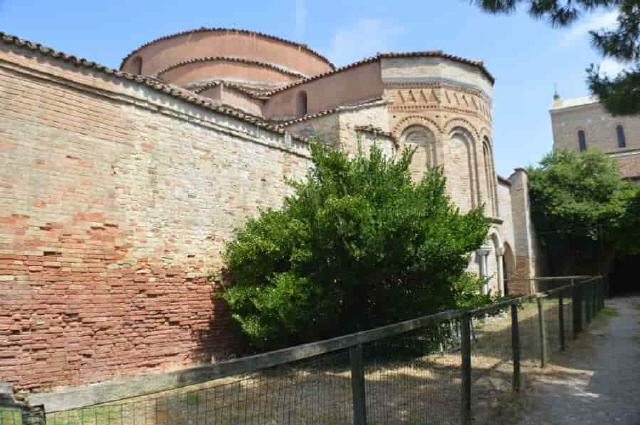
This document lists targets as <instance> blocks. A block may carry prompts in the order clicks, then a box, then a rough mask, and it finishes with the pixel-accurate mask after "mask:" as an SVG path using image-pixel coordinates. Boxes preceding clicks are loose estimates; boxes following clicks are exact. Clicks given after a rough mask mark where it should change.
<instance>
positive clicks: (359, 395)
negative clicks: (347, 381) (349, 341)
mask: <svg viewBox="0 0 640 425" xmlns="http://www.w3.org/2000/svg"><path fill="white" fill-rule="evenodd" d="M349 360H350V362H351V394H352V397H353V424H354V425H366V423H367V402H366V395H365V386H364V364H363V362H362V344H358V345H355V346H353V347H351V348H349Z"/></svg>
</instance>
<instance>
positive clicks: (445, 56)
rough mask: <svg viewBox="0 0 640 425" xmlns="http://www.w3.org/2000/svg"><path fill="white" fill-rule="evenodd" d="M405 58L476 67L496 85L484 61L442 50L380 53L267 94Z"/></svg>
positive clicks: (270, 94)
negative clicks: (449, 61) (373, 64)
mask: <svg viewBox="0 0 640 425" xmlns="http://www.w3.org/2000/svg"><path fill="white" fill-rule="evenodd" d="M404 57H435V58H443V59H448V60H451V61H454V62H459V63H463V64H466V65H471V66H475V67H477V68H479V69H480V71H481V72H482V73H483V74H484V76H485V77H487V79H488V80H489V81H490V82H491V84H494V83H495V78H494V77H493V75H491V74H490V73H489V71H488V70H487V69H486V67H485V66H484V62H482V61H474V60H470V59H465V58H463V57H461V56H456V55H450V54H448V53H443V52H442V51H441V50H427V51H422V52H387V53H378V54H377V55H375V56H371V57H368V58H365V59H362V60H359V61H357V62H353V63H350V64H348V65H345V66H342V67H340V68H335V69H333V70H331V71H327V72H323V73H321V74H317V75H313V76H311V77H309V78H305V79H302V80H299V81H294V82H293V83H290V84H287V85H285V86H283V87H280V88H278V89H275V90H273V91H270V92H268V93H266V95H267V96H272V95H274V94H276V93H280V92H283V91H285V90H288V89H290V88H293V87H297V86H300V85H302V84H306V83H308V82H311V81H315V80H319V79H321V78H324V77H328V76H330V75H333V74H337V73H340V72H344V71H347V70H349V69H352V68H357V67H359V66H362V65H366V64H369V63H373V62H377V61H379V60H381V59H384V58H404Z"/></svg>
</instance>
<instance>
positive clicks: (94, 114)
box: [0, 49, 308, 390]
mask: <svg viewBox="0 0 640 425" xmlns="http://www.w3.org/2000/svg"><path fill="white" fill-rule="evenodd" d="M0 58H1V59H3V60H4V61H6V62H3V63H4V65H0V122H1V123H2V125H1V126H0V164H1V166H0V381H9V382H12V383H14V384H15V386H16V388H17V389H27V390H41V389H45V388H51V387H57V386H66V385H73V384H78V383H87V382H94V381H98V380H103V379H107V378H111V377H114V376H118V375H126V374H133V373H144V372H149V371H154V370H160V369H170V368H178V367H183V366H186V365H193V364H195V363H198V362H207V361H210V360H211V358H212V357H214V358H220V357H221V356H224V355H225V353H228V352H229V351H230V350H231V349H232V348H237V347H234V344H235V341H234V340H233V339H232V337H231V335H230V332H229V330H230V326H229V325H230V323H229V317H228V314H227V312H226V311H225V306H224V305H223V304H222V303H221V302H219V301H216V300H215V299H214V295H215V294H214V289H213V284H212V282H210V280H209V279H208V276H209V275H210V274H211V273H212V272H215V271H216V270H218V269H219V267H220V261H221V260H220V255H219V251H220V250H221V249H222V246H223V245H222V243H223V241H224V240H225V239H226V238H228V237H229V236H230V235H231V232H232V230H233V229H234V228H235V227H237V226H238V225H239V224H241V223H242V222H243V221H244V220H245V219H246V217H247V216H248V215H250V214H255V213H256V212H257V211H258V208H259V207H269V206H277V205H279V204H280V202H281V200H282V196H283V194H284V193H286V192H287V190H288V189H287V187H286V186H285V184H284V183H283V176H286V177H292V178H298V177H300V176H302V174H303V173H304V171H305V169H306V167H307V166H308V159H307V157H306V156H305V152H306V146H303V145H300V144H299V142H298V145H295V146H291V145H290V144H286V143H285V141H284V139H283V137H282V136H281V135H277V134H269V133H267V132H264V131H263V134H258V136H259V137H257V135H256V132H257V131H258V130H257V129H256V128H255V126H252V125H251V124H248V123H244V122H241V121H237V120H235V119H232V118H230V117H227V116H223V115H218V114H215V113H213V112H210V111H206V110H204V109H199V108H198V107H197V106H194V105H190V104H186V103H185V102H183V101H180V100H177V99H175V98H171V97H169V96H166V95H163V94H160V93H158V92H153V91H151V90H150V89H148V88H143V87H141V86H139V85H136V84H135V83H127V82H123V81H122V80H111V79H109V78H108V77H106V76H104V75H99V74H95V73H94V71H88V70H81V69H74V68H72V67H70V66H68V65H66V64H62V63H60V64H56V63H55V61H53V60H51V59H47V60H44V59H42V58H38V57H35V56H31V57H29V56H24V55H21V54H19V53H16V52H15V51H11V50H8V49H5V50H0ZM95 89H100V91H96V90H95Z"/></svg>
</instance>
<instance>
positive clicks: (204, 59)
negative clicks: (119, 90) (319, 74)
mask: <svg viewBox="0 0 640 425" xmlns="http://www.w3.org/2000/svg"><path fill="white" fill-rule="evenodd" d="M216 61H221V62H225V61H226V62H237V63H244V64H248V65H257V66H261V67H265V68H269V69H273V70H275V71H278V72H280V73H282V74H286V75H289V76H291V77H296V78H307V76H306V75H305V74H302V73H300V72H296V71H292V70H290V69H287V68H285V67H283V66H279V65H275V64H272V63H269V62H263V61H258V60H253V59H246V58H241V57H236V56H205V57H200V58H193V59H188V60H184V61H180V62H177V63H175V64H173V65H169V66H167V67H165V68H163V69H161V70H160V71H158V72H157V73H156V75H157V76H160V75H162V74H165V73H167V72H169V71H171V70H174V69H176V68H180V67H182V66H185V65H189V64H192V63H199V62H216Z"/></svg>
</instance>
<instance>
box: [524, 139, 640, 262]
mask: <svg viewBox="0 0 640 425" xmlns="http://www.w3.org/2000/svg"><path fill="white" fill-rule="evenodd" d="M529 187H530V193H531V210H532V215H533V221H534V224H535V228H536V231H537V233H538V235H539V236H540V238H541V241H542V243H543V247H545V249H546V250H547V257H548V259H549V263H550V266H551V268H552V270H551V273H557V274H584V273H606V272H607V270H608V268H609V267H610V263H611V261H612V259H613V258H614V257H615V256H616V255H618V256H620V255H630V254H631V255H633V254H638V253H640V218H639V217H640V191H639V189H638V186H636V185H634V184H633V183H631V182H630V181H628V180H624V179H623V178H622V175H621V174H620V171H619V170H618V165H617V164H616V162H615V161H614V160H613V159H612V158H610V157H608V156H607V155H605V154H604V153H602V152H600V151H598V150H595V149H590V150H588V151H586V152H581V153H578V152H574V151H566V150H564V151H563V150H560V151H554V152H552V153H550V154H548V155H546V156H545V157H544V158H543V159H542V161H540V164H539V166H538V167H530V168H529Z"/></svg>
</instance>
